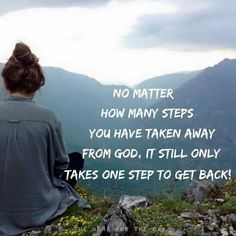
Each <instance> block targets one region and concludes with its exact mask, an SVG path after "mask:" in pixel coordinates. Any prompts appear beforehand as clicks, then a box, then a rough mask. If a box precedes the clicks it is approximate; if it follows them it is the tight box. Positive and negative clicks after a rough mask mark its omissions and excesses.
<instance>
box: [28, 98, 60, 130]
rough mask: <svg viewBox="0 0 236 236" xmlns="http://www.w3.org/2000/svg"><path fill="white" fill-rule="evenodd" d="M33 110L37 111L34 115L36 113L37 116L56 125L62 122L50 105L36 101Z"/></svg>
mask: <svg viewBox="0 0 236 236" xmlns="http://www.w3.org/2000/svg"><path fill="white" fill-rule="evenodd" d="M32 112H34V113H35V114H34V115H36V118H37V119H39V120H41V121H45V122H48V123H50V124H53V125H55V126H58V125H59V124H60V121H59V118H58V115H57V113H56V112H55V111H54V110H53V109H52V108H50V107H48V106H45V105H41V104H38V103H34V106H33V109H32ZM34 117H35V116H34Z"/></svg>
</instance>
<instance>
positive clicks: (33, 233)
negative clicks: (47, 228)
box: [21, 230, 42, 236]
mask: <svg viewBox="0 0 236 236" xmlns="http://www.w3.org/2000/svg"><path fill="white" fill-rule="evenodd" d="M40 235H42V231H41V230H32V231H30V232H27V233H23V234H21V236H40Z"/></svg>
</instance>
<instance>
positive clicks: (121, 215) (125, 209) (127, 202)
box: [93, 195, 150, 236]
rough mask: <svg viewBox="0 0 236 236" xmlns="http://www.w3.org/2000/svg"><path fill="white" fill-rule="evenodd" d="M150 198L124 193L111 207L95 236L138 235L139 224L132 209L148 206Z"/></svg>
mask: <svg viewBox="0 0 236 236" xmlns="http://www.w3.org/2000/svg"><path fill="white" fill-rule="evenodd" d="M149 204H150V200H149V199H148V198H146V197H143V196H129V195H123V196H121V197H120V200H119V202H118V204H115V205H113V206H112V207H111V209H110V210H109V211H108V213H107V214H106V215H105V217H104V219H103V221H102V222H101V224H100V226H99V227H98V231H97V232H96V233H95V234H93V236H104V235H109V236H138V235H139V232H138V231H137V225H136V223H135V221H134V220H133V218H132V217H131V214H130V210H132V209H134V208H135V207H147V206H148V205H149Z"/></svg>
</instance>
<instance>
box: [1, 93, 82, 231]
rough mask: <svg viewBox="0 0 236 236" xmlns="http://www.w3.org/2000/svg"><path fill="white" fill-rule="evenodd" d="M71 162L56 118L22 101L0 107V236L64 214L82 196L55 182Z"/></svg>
mask: <svg viewBox="0 0 236 236" xmlns="http://www.w3.org/2000/svg"><path fill="white" fill-rule="evenodd" d="M68 164H69V158H68V155H67V153H66V148H65V144H64V141H63V137H62V133H61V124H60V121H59V120H58V118H57V116H56V114H55V113H54V112H53V111H52V110H50V109H49V108H47V107H44V106H41V105H38V104H36V103H35V102H34V101H33V100H31V99H29V98H25V97H18V96H9V97H8V98H7V99H5V100H4V101H1V102H0V235H1V236H2V235H17V234H20V233H22V232H25V231H28V230H31V229H33V228H35V227H39V226H42V225H43V224H45V222H46V221H48V220H51V219H54V218H55V217H57V216H58V215H61V214H62V213H64V212H65V211H66V209H67V207H68V206H69V205H71V204H73V203H74V202H76V201H79V200H81V196H80V195H79V194H78V193H77V192H76V191H75V190H74V189H73V188H72V187H70V185H68V184H67V183H66V182H65V181H63V180H61V179H60V178H59V177H60V176H61V175H62V174H63V171H64V169H65V168H67V167H68Z"/></svg>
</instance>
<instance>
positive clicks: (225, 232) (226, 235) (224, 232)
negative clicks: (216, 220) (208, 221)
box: [220, 228, 229, 236]
mask: <svg viewBox="0 0 236 236" xmlns="http://www.w3.org/2000/svg"><path fill="white" fill-rule="evenodd" d="M220 233H221V235H222V236H228V235H229V233H228V231H227V229H226V228H221V229H220Z"/></svg>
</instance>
